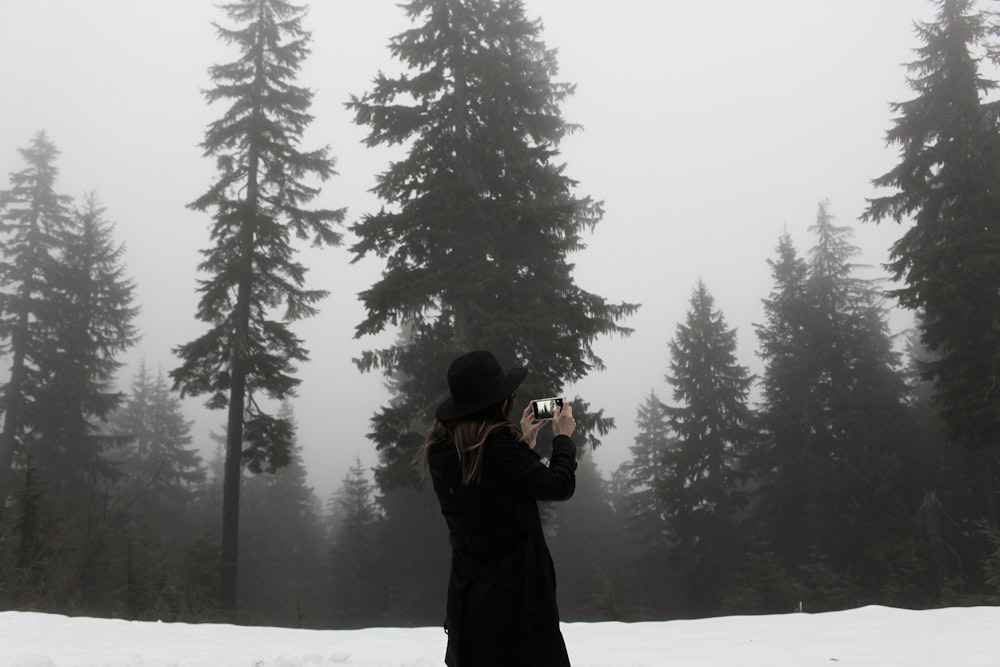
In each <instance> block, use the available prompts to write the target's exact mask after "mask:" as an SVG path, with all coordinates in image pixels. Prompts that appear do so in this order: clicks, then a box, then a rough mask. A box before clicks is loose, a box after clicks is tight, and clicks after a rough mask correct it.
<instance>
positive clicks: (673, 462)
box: [658, 281, 753, 615]
mask: <svg viewBox="0 0 1000 667" xmlns="http://www.w3.org/2000/svg"><path fill="white" fill-rule="evenodd" d="M714 307H715V300H714V299H713V298H712V295H711V294H710V293H709V291H708V289H707V288H706V287H705V284H704V283H702V282H701V281H699V282H698V284H697V286H696V287H695V290H694V292H693V293H692V295H691V302H690V309H689V310H688V313H687V318H686V320H685V322H684V323H683V324H678V325H677V333H676V334H675V336H674V338H673V340H671V341H670V355H671V361H670V374H669V375H668V376H667V380H668V381H669V382H670V383H671V384H672V385H673V399H674V401H675V402H676V403H677V406H676V407H671V406H667V407H666V408H665V412H666V415H667V425H668V427H669V429H670V432H671V434H672V435H673V437H674V438H676V444H675V446H673V447H671V448H669V449H667V450H666V451H665V452H664V454H663V460H662V465H663V467H664V470H663V474H664V481H663V483H662V484H661V486H660V488H659V489H658V494H659V495H660V497H661V502H662V505H663V508H664V515H665V516H664V518H665V520H666V523H667V527H668V529H669V531H670V542H671V545H670V558H669V561H668V562H669V563H670V567H671V570H672V573H673V575H674V576H675V577H676V578H677V579H678V582H679V587H680V589H681V591H682V594H683V597H684V599H683V601H682V602H681V604H682V605H683V607H682V608H683V611H684V612H686V614H695V615H707V614H712V613H717V612H718V610H719V604H720V601H721V599H722V598H723V597H724V595H725V593H726V591H725V588H726V586H727V585H728V583H729V582H728V581H727V577H728V576H729V574H730V573H731V571H732V570H733V569H734V567H735V565H736V563H737V554H738V553H739V550H738V549H737V544H738V541H737V539H736V530H735V524H734V518H735V515H736V512H737V511H739V510H741V509H742V508H743V507H744V506H745V504H746V493H745V491H744V490H743V488H742V487H743V483H744V481H745V479H746V472H745V470H744V465H743V457H744V456H745V453H746V452H747V451H748V450H749V449H750V445H751V440H752V437H753V436H752V431H751V423H750V422H751V419H752V414H751V412H750V409H749V408H748V407H747V395H748V393H749V391H750V384H751V382H752V379H751V377H750V373H749V371H748V370H747V369H746V368H745V367H744V366H741V365H739V364H738V363H737V362H736V330H735V329H729V328H727V326H726V322H725V319H724V317H723V315H722V313H721V312H720V311H717V310H715V309H714Z"/></svg>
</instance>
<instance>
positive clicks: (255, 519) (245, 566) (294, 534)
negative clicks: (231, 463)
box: [239, 407, 330, 627]
mask: <svg viewBox="0 0 1000 667" xmlns="http://www.w3.org/2000/svg"><path fill="white" fill-rule="evenodd" d="M284 410H285V412H284V414H285V418H286V419H290V420H291V413H290V411H288V409H287V407H286V408H284ZM244 474H245V477H246V478H245V480H244V489H245V497H244V507H245V511H244V512H242V513H241V516H240V521H241V524H242V525H241V527H240V528H241V535H243V536H244V537H245V539H244V540H242V541H241V544H242V547H241V553H240V567H241V571H242V573H243V576H241V577H240V592H239V595H240V601H241V602H240V607H241V613H243V614H244V615H245V616H246V617H247V618H252V619H253V620H254V621H255V622H256V623H262V624H267V625H284V626H293V627H304V626H316V625H317V624H318V623H319V620H320V619H321V618H322V617H323V615H325V613H326V610H327V608H328V606H329V604H330V601H329V600H328V599H326V597H325V596H323V591H322V586H321V585H320V582H322V580H323V573H324V571H325V567H324V558H323V544H324V533H325V531H324V529H323V524H322V520H321V516H320V501H319V499H318V498H317V497H316V494H315V493H314V492H313V489H312V487H310V486H309V485H308V483H307V481H306V469H305V466H304V465H303V463H302V452H301V449H300V448H299V447H297V446H296V447H295V449H294V450H293V458H292V461H291V462H290V463H289V464H288V465H287V466H285V467H283V468H281V469H280V470H277V471H275V472H262V473H259V474H254V473H250V472H247V473H244Z"/></svg>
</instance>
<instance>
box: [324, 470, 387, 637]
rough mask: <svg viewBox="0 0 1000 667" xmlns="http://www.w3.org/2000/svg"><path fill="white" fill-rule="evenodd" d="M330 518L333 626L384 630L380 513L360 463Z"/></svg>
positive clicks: (351, 472)
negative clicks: (380, 574)
mask: <svg viewBox="0 0 1000 667" xmlns="http://www.w3.org/2000/svg"><path fill="white" fill-rule="evenodd" d="M330 518H331V531H330V588H329V596H328V598H327V599H328V601H329V606H330V609H331V619H330V620H331V622H332V623H333V625H334V627H364V626H373V625H379V624H382V623H383V622H384V621H383V618H382V616H381V615H382V613H383V610H384V608H385V603H386V600H387V595H386V592H387V586H386V585H385V584H386V582H387V579H386V578H385V577H380V576H378V572H380V571H381V570H382V569H383V568H382V567H380V564H381V563H383V562H384V554H383V553H382V552H381V550H380V546H381V545H380V544H378V542H376V537H377V535H378V532H377V531H378V525H377V524H378V521H379V520H380V512H379V507H378V503H377V502H376V499H375V485H374V483H373V482H372V481H370V480H369V479H368V476H367V474H366V472H365V468H364V466H362V465H361V460H360V459H355V462H354V465H352V466H351V467H350V469H349V470H348V471H347V474H346V475H344V479H343V480H342V481H341V485H340V489H338V490H337V491H336V493H334V494H333V496H332V497H331V498H330Z"/></svg>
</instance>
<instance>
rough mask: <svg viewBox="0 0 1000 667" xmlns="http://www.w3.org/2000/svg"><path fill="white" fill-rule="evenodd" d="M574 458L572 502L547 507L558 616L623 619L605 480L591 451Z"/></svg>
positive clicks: (620, 557) (615, 534)
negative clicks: (574, 471)
mask: <svg viewBox="0 0 1000 667" xmlns="http://www.w3.org/2000/svg"><path fill="white" fill-rule="evenodd" d="M578 462H579V465H578V467H577V470H576V492H575V493H574V494H573V502H569V503H553V504H551V505H550V506H548V507H547V508H546V509H547V510H549V511H548V512H547V514H548V517H547V518H548V521H547V523H546V525H545V528H546V530H547V531H548V534H549V536H550V538H551V539H550V540H549V541H550V544H551V548H552V558H553V561H554V562H555V564H556V578H557V581H558V584H559V615H560V618H562V619H564V620H567V621H574V620H575V621H608V620H625V615H626V613H625V609H623V608H622V607H621V602H622V600H621V593H622V591H621V580H622V576H623V571H624V569H625V564H624V557H625V554H624V553H623V550H622V549H621V548H620V538H621V527H620V526H619V525H618V523H617V521H616V517H615V513H614V510H613V509H612V507H611V500H610V497H609V490H608V483H607V482H606V481H605V480H604V479H603V478H602V477H601V474H600V471H599V470H598V469H597V464H596V463H595V462H594V457H593V455H592V454H591V452H590V451H587V450H585V451H583V452H581V454H580V456H579V457H578Z"/></svg>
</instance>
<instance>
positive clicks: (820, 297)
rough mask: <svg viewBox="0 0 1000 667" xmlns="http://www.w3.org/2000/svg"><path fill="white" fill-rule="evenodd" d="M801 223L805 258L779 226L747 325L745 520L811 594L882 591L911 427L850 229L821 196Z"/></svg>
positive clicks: (828, 601)
mask: <svg viewBox="0 0 1000 667" xmlns="http://www.w3.org/2000/svg"><path fill="white" fill-rule="evenodd" d="M811 231H812V232H813V233H814V234H815V236H816V239H817V243H816V245H815V246H814V247H813V249H812V250H811V252H810V258H809V262H808V263H804V262H802V260H799V259H798V258H797V256H796V254H795V252H794V248H793V246H792V245H791V242H790V241H789V240H788V239H787V237H786V238H783V239H782V241H781V242H780V243H779V260H778V261H775V262H772V269H773V271H774V276H775V283H776V288H775V291H774V292H772V295H771V299H769V300H768V301H766V302H765V313H766V315H767V322H766V323H765V324H764V325H760V326H758V327H757V330H758V335H759V336H760V340H761V356H762V358H763V359H764V361H765V366H766V368H765V381H764V401H763V405H762V424H763V425H764V427H765V445H764V447H763V448H762V451H761V453H760V457H759V459H758V460H757V461H756V471H757V473H758V477H759V479H760V481H761V484H762V487H761V490H760V504H759V507H758V509H757V518H758V522H757V523H758V525H760V526H761V528H762V535H763V536H764V542H765V544H767V545H769V546H770V547H772V548H773V550H774V553H775V554H776V555H777V561H778V562H777V565H779V566H783V567H788V568H793V569H795V571H796V577H797V578H798V580H799V581H800V583H802V585H803V587H804V589H805V590H807V591H809V593H810V595H811V596H812V598H811V604H812V606H813V607H814V608H819V607H823V608H836V607H843V606H847V605H853V604H859V603H863V602H866V601H867V602H871V601H875V600H884V598H882V597H878V596H881V595H883V594H884V593H885V591H884V590H883V588H882V587H883V586H884V584H885V582H886V581H889V580H890V579H891V578H893V577H898V576H900V573H899V571H898V568H900V567H903V563H904V560H905V558H904V557H903V556H904V554H901V553H900V550H901V549H905V548H906V547H905V544H906V542H907V536H908V535H909V534H910V532H911V530H912V524H911V522H910V516H912V512H913V511H915V510H916V506H915V505H913V506H907V503H906V495H905V490H904V485H903V480H902V479H901V477H900V470H901V469H902V467H903V462H904V460H905V459H906V458H907V457H908V456H909V451H908V450H909V447H910V446H911V443H912V440H913V436H914V432H913V426H912V423H911V422H910V420H909V412H908V411H907V410H906V406H905V401H904V399H905V396H906V389H905V385H904V383H903V377H902V374H901V372H900V369H899V355H898V354H897V353H896V352H895V351H894V350H893V349H892V342H891V338H890V336H889V333H888V327H887V324H886V315H885V307H884V305H883V303H882V299H881V294H880V291H879V289H878V287H877V283H876V282H873V281H869V280H864V279H860V278H857V277H856V276H855V270H856V267H854V266H853V265H852V264H851V262H850V260H851V258H853V257H854V256H855V255H856V254H857V252H858V249H857V248H855V247H854V246H852V245H851V244H850V242H849V238H850V235H851V230H850V229H849V228H847V227H839V226H837V225H835V224H834V219H833V216H832V215H830V213H829V210H828V206H827V205H826V203H822V204H820V206H819V209H818V212H817V218H816V224H815V225H814V226H813V227H811ZM804 269H805V270H804ZM873 596H876V597H873ZM790 602H793V604H794V601H790Z"/></svg>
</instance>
